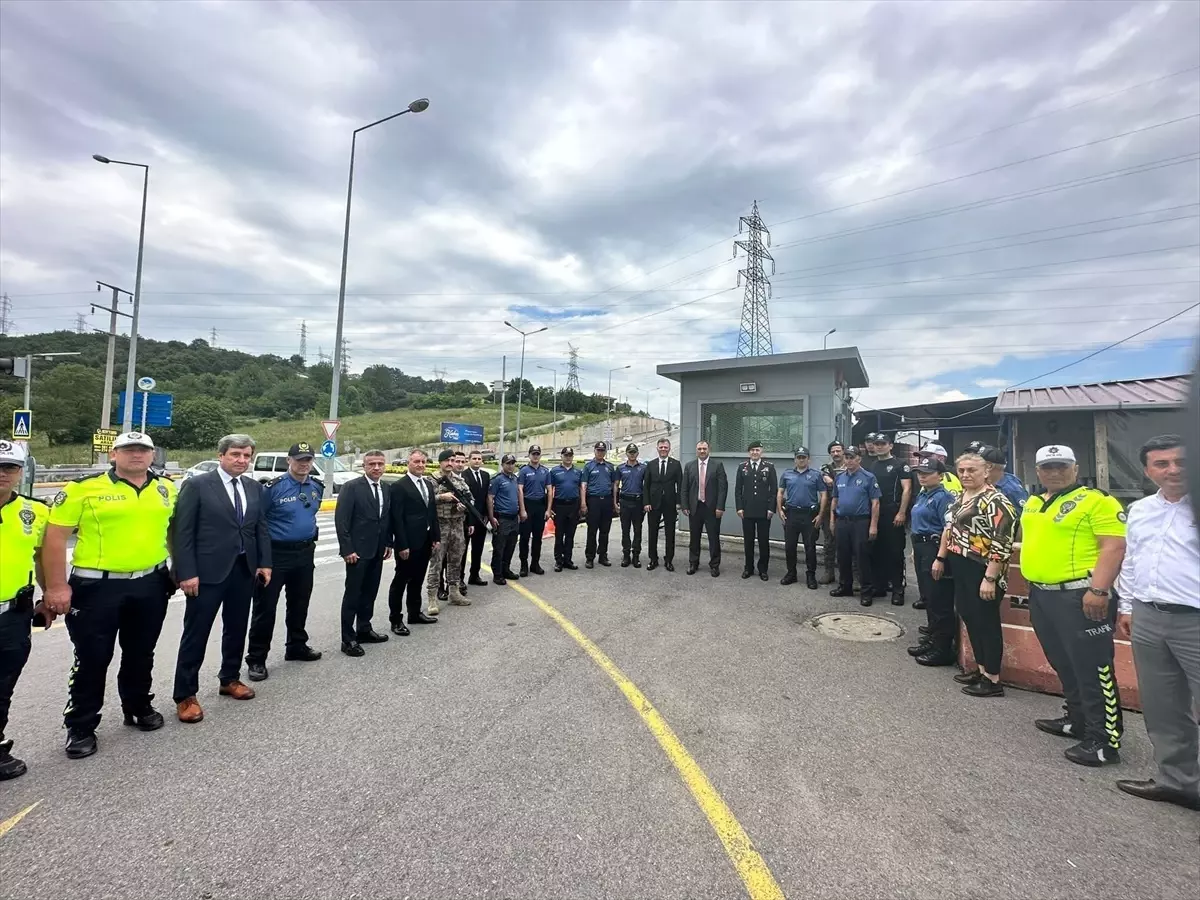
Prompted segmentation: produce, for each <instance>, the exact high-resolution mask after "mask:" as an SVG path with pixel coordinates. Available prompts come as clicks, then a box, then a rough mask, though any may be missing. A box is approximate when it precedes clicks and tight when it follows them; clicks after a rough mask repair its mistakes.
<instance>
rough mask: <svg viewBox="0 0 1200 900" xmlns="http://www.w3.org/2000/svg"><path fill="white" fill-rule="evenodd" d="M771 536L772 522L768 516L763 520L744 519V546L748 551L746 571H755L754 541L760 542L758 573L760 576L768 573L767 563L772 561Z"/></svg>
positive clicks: (747, 517)
mask: <svg viewBox="0 0 1200 900" xmlns="http://www.w3.org/2000/svg"><path fill="white" fill-rule="evenodd" d="M770 536H771V520H770V519H768V518H767V517H766V516H763V517H762V518H761V519H752V518H750V517H749V516H746V517H745V518H743V519H742V545H743V546H744V547H745V549H746V571H747V572H753V571H754V541H755V539H756V538H757V540H758V572H759V574H760V575H765V574H766V572H767V563H769V562H770V561H771V545H770V544H769V543H768V539H769V538H770Z"/></svg>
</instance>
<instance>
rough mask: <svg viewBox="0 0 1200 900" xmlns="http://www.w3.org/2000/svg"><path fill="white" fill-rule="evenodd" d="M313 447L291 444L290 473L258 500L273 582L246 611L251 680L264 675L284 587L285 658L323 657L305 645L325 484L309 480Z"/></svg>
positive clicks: (266, 484) (260, 588)
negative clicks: (268, 540) (268, 536)
mask: <svg viewBox="0 0 1200 900" xmlns="http://www.w3.org/2000/svg"><path fill="white" fill-rule="evenodd" d="M313 456H314V453H313V448H312V445H311V444H309V443H307V442H304V441H302V442H300V443H299V444H293V445H292V448H291V449H290V450H289V451H288V470H287V473H286V474H284V475H280V476H279V477H278V478H272V479H271V480H270V481H266V482H264V483H263V493H262V500H263V504H264V507H265V509H266V512H267V529H268V530H269V531H270V533H271V561H272V562H273V563H274V565H273V567H272V569H271V581H270V582H269V583H268V584H267V585H266V586H263V585H258V586H257V587H256V588H255V591H254V599H253V606H252V607H251V611H250V640H249V644H248V646H247V648H246V671H247V674H248V676H249V678H250V680H251V681H263V680H264V679H265V678H266V677H267V675H268V672H267V654H268V653H269V652H270V650H271V635H272V633H273V632H274V631H275V611H276V609H277V608H278V606H279V594H280V592H281V591H282V590H283V589H284V587H287V609H286V612H285V613H284V624H285V625H286V627H287V643H286V644H285V645H284V651H283V658H284V659H286V660H298V661H300V662H312V661H313V660H317V659H320V658H321V654H320V652H319V651H317V650H313V649H312V648H311V647H309V646H308V632H306V631H305V630H304V626H305V623H306V622H307V620H308V601H309V599H310V598H311V597H312V590H313V571H314V562H313V554H314V553H315V551H316V546H317V513H318V512H320V509H321V498H322V497H323V496H324V495H325V485H324V484H323V483H322V482H321V481H320V480H318V479H316V478H313V477H312V475H311V474H310V473H311V472H312V464H313Z"/></svg>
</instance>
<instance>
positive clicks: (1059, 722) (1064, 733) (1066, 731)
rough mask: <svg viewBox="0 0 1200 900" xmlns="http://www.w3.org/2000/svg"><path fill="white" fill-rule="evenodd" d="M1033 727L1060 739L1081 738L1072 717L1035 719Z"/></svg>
mask: <svg viewBox="0 0 1200 900" xmlns="http://www.w3.org/2000/svg"><path fill="white" fill-rule="evenodd" d="M1033 727H1034V728H1036V729H1037V730H1038V731H1044V732H1046V734H1053V735H1057V736H1058V737H1078V736H1079V732H1078V731H1077V730H1076V729H1075V725H1074V723H1072V722H1071V717H1070V716H1059V717H1058V718H1057V719H1034V720H1033Z"/></svg>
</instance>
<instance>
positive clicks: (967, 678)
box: [954, 669, 983, 684]
mask: <svg viewBox="0 0 1200 900" xmlns="http://www.w3.org/2000/svg"><path fill="white" fill-rule="evenodd" d="M982 678H983V676H982V675H981V674H980V673H979V670H978V669H976V670H975V671H973V672H959V673H958V674H957V675H955V676H954V680H955V681H957V682H958V683H959V684H974V683H975V682H977V681H979V680H981V679H982Z"/></svg>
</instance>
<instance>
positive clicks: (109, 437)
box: [92, 428, 117, 453]
mask: <svg viewBox="0 0 1200 900" xmlns="http://www.w3.org/2000/svg"><path fill="white" fill-rule="evenodd" d="M116 439H117V432H116V431H115V430H114V429H112V428H98V429H96V433H95V434H93V435H92V452H93V453H107V452H108V451H110V450H111V449H112V445H113V441H115V440H116Z"/></svg>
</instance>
